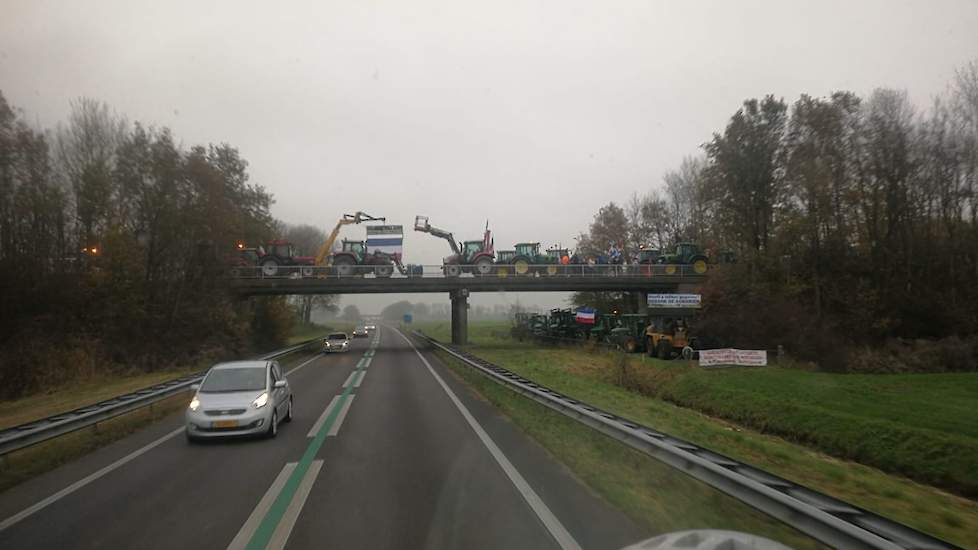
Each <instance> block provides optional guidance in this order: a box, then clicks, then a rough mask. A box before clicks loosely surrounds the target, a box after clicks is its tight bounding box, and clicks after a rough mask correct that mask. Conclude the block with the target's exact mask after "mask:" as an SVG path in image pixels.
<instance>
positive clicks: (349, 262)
mask: <svg viewBox="0 0 978 550" xmlns="http://www.w3.org/2000/svg"><path fill="white" fill-rule="evenodd" d="M333 267H334V268H336V275H337V276H339V277H350V276H352V275H353V272H354V271H355V270H356V263H355V262H354V261H353V258H350V257H349V256H337V257H336V258H334V259H333Z"/></svg>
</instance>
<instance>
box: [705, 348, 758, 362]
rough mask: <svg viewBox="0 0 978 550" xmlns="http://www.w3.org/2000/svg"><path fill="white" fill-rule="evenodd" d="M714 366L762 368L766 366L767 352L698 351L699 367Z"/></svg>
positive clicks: (739, 350) (734, 350)
mask: <svg viewBox="0 0 978 550" xmlns="http://www.w3.org/2000/svg"><path fill="white" fill-rule="evenodd" d="M715 365H736V366H741V367H763V366H766V365H767V350H753V349H733V348H724V349H704V350H700V366H701V367H710V366H715Z"/></svg>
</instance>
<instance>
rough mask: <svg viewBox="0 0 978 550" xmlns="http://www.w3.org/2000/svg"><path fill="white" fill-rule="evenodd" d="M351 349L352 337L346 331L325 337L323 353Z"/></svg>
mask: <svg viewBox="0 0 978 550" xmlns="http://www.w3.org/2000/svg"><path fill="white" fill-rule="evenodd" d="M338 351H350V337H349V336H347V335H346V333H345V332H334V333H333V334H330V335H329V336H327V337H326V338H323V353H334V352H338Z"/></svg>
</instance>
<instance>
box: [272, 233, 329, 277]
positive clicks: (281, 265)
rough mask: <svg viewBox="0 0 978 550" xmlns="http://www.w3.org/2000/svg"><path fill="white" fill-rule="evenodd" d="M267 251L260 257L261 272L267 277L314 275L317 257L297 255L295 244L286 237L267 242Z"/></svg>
mask: <svg viewBox="0 0 978 550" xmlns="http://www.w3.org/2000/svg"><path fill="white" fill-rule="evenodd" d="M264 249H265V253H264V254H263V255H262V256H261V257H260V258H259V260H258V262H259V265H261V273H262V275H264V276H265V277H278V276H282V275H292V276H302V277H310V276H312V272H313V269H312V268H313V266H314V265H315V264H316V258H314V257H312V256H298V255H296V250H295V245H293V244H292V243H291V242H289V241H287V240H285V239H276V240H272V241H268V242H266V243H265V247H264Z"/></svg>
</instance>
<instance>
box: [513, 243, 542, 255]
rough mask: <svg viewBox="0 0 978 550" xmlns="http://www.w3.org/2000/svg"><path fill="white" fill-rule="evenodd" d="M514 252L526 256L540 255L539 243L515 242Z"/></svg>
mask: <svg viewBox="0 0 978 550" xmlns="http://www.w3.org/2000/svg"><path fill="white" fill-rule="evenodd" d="M515 248H516V254H517V255H518V256H526V257H528V258H536V257H537V256H539V255H540V243H517V244H516V246H515Z"/></svg>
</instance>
